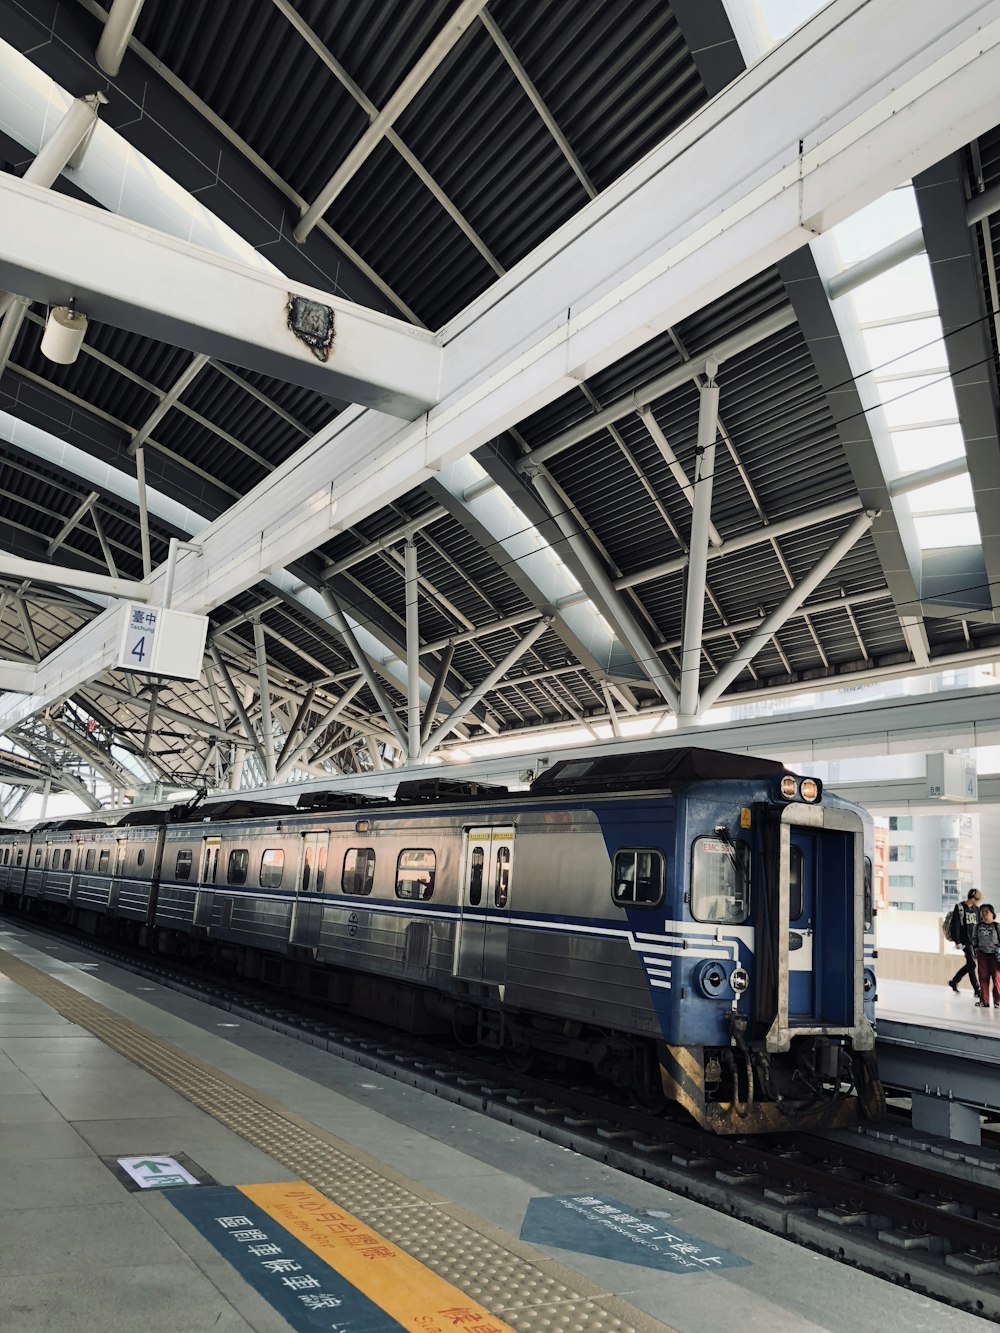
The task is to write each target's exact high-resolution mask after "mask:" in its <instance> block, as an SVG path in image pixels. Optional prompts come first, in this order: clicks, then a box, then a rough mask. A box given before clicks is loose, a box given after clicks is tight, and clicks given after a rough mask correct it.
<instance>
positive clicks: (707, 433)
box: [677, 362, 719, 727]
mask: <svg viewBox="0 0 1000 1333" xmlns="http://www.w3.org/2000/svg"><path fill="white" fill-rule="evenodd" d="M717 369H718V367H717V366H716V365H715V364H713V363H712V362H706V365H705V371H706V374H707V375H708V383H707V384H703V385H702V386H701V389H700V390H699V394H700V402H699V407H698V463H697V468H696V471H695V478H694V481H695V486H694V509H693V512H692V515H691V543H690V549H689V552H688V572H687V589H686V592H685V598H684V644H683V647H682V648H681V688H680V707H679V709H678V715H677V722H678V725H679V726H682V727H686V726H690V724H691V723H692V722H694V721H695V720H696V719H697V716H698V678H699V675H700V673H701V632H702V629H703V628H704V624H705V586H706V583H707V580H708V544H709V528H710V527H711V521H712V488H713V485H714V482H715V446H716V441H717V439H718V437H719V386H718V385H717V384H716V382H715V372H716V370H717Z"/></svg>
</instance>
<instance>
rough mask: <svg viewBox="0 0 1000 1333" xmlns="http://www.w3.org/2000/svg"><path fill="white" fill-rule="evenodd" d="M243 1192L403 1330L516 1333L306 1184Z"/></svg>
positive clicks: (256, 1187) (418, 1332)
mask: <svg viewBox="0 0 1000 1333" xmlns="http://www.w3.org/2000/svg"><path fill="white" fill-rule="evenodd" d="M239 1188H240V1190H241V1192H242V1193H243V1194H245V1195H246V1196H247V1198H248V1199H251V1200H252V1201H253V1202H254V1203H255V1204H256V1205H257V1206H258V1207H259V1208H263V1210H264V1211H265V1212H266V1213H268V1214H269V1215H270V1216H271V1217H273V1218H274V1220H275V1221H276V1222H280V1224H281V1225H282V1226H283V1227H284V1228H285V1230H286V1231H289V1232H291V1234H292V1235H293V1236H294V1237H295V1238H296V1240H300V1241H301V1242H302V1243H303V1244H304V1245H307V1246H308V1247H309V1249H311V1250H312V1251H313V1252H314V1253H315V1254H317V1255H319V1257H320V1258H321V1259H323V1260H324V1261H325V1262H326V1263H328V1264H329V1265H330V1267H331V1268H334V1269H336V1271H337V1272H338V1273H340V1275H341V1276H342V1277H345V1278H346V1279H347V1280H348V1282H350V1283H351V1284H352V1285H353V1286H355V1287H357V1289H358V1291H360V1292H363V1293H364V1295H365V1296H367V1297H368V1298H369V1300H372V1301H375V1302H376V1304H378V1305H379V1306H381V1308H382V1309H383V1310H384V1311H385V1312H386V1314H388V1315H391V1316H392V1318H393V1319H396V1320H398V1321H399V1323H401V1324H402V1325H403V1327H404V1328H412V1329H414V1330H415V1333H447V1330H449V1329H453V1328H455V1327H456V1326H461V1327H465V1326H466V1325H469V1326H471V1327H472V1328H474V1329H475V1333H514V1330H513V1329H512V1328H511V1326H510V1325H509V1324H505V1323H503V1322H502V1320H500V1319H498V1318H497V1317H496V1315H492V1314H490V1312H489V1311H488V1310H486V1309H485V1308H484V1307H483V1306H481V1305H478V1304H477V1303H476V1302H475V1301H473V1300H471V1299H470V1297H468V1296H466V1295H465V1294H464V1293H463V1292H461V1291H459V1289H458V1288H457V1287H453V1286H452V1285H451V1283H450V1282H446V1281H445V1280H444V1278H441V1277H438V1275H437V1274H436V1273H432V1272H431V1270H430V1269H429V1268H425V1267H424V1265H423V1264H422V1263H421V1262H420V1261H419V1260H418V1259H414V1258H413V1256H412V1255H410V1254H407V1253H406V1251H405V1250H401V1249H400V1248H399V1246H398V1245H393V1243H392V1242H391V1241H388V1240H386V1239H385V1237H384V1236H380V1235H379V1233H378V1232H377V1231H375V1230H373V1229H372V1227H370V1226H368V1225H366V1224H365V1223H364V1222H362V1221H360V1220H359V1219H358V1218H356V1217H354V1216H353V1215H352V1214H351V1213H348V1212H347V1211H345V1209H343V1208H341V1206H340V1205H339V1204H337V1203H333V1202H331V1200H330V1199H328V1198H327V1197H326V1195H325V1194H321V1193H320V1192H319V1190H316V1189H313V1187H312V1186H311V1185H307V1184H306V1183H305V1182H304V1181H301V1180H292V1181H285V1182H282V1183H280V1184H274V1185H241V1186H240V1187H239Z"/></svg>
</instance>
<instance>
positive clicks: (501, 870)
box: [493, 847, 510, 907]
mask: <svg viewBox="0 0 1000 1333" xmlns="http://www.w3.org/2000/svg"><path fill="white" fill-rule="evenodd" d="M509 893H510V848H509V847H498V848H497V873H496V882H495V884H494V888H493V904H494V906H495V907H506V906H507V897H508V895H509Z"/></svg>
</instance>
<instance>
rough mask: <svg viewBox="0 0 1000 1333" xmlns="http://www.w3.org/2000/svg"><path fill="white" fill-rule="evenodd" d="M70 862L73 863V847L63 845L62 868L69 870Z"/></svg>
mask: <svg viewBox="0 0 1000 1333" xmlns="http://www.w3.org/2000/svg"><path fill="white" fill-rule="evenodd" d="M72 864H73V848H72V847H64V848H63V854H62V868H63V870H69V869H70V868H71V866H72Z"/></svg>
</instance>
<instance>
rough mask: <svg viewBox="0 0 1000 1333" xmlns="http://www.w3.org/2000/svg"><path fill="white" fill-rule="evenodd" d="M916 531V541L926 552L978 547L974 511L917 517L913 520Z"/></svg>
mask: <svg viewBox="0 0 1000 1333" xmlns="http://www.w3.org/2000/svg"><path fill="white" fill-rule="evenodd" d="M913 524H914V527H915V528H916V530H917V540H918V541H919V542H920V545H921V547H922V548H923V549H924V550H925V551H927V550H939V549H941V548H942V547H945V548H947V547H951V546H978V545H979V543H980V541H981V538H980V536H979V521H978V519H977V518H976V511H975V510H974V509H966V510H963V511H962V512H961V513H958V514H933V515H931V514H928V515H924V516H923V517H921V516H919V515H917V516H915V517H914V520H913Z"/></svg>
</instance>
